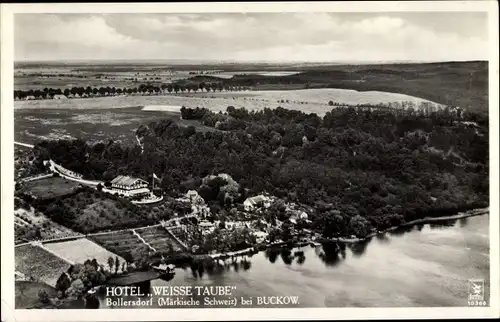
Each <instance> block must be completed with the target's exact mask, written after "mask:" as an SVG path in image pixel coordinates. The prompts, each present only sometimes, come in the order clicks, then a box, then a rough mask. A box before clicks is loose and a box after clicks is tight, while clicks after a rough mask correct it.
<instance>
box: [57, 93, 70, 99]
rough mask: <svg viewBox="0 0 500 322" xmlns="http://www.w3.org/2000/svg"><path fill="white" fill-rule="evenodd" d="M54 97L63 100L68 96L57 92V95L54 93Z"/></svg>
mask: <svg viewBox="0 0 500 322" xmlns="http://www.w3.org/2000/svg"><path fill="white" fill-rule="evenodd" d="M54 99H55V100H65V99H68V98H67V97H66V96H65V95H62V94H57V95H54Z"/></svg>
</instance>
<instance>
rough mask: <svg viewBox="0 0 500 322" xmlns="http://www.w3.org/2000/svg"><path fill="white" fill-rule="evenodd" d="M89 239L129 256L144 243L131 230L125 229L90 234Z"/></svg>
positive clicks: (125, 256)
mask: <svg viewBox="0 0 500 322" xmlns="http://www.w3.org/2000/svg"><path fill="white" fill-rule="evenodd" d="M89 239H90V240H92V241H94V242H96V243H97V244H99V245H101V246H102V247H104V248H106V249H107V250H109V251H110V252H113V253H115V254H118V255H120V256H121V257H124V258H127V256H129V254H130V252H131V251H133V250H134V249H136V248H137V247H140V246H141V245H144V243H143V242H142V241H141V240H139V238H137V236H136V235H134V233H132V231H130V230H124V231H121V232H117V233H113V232H111V233H107V234H99V235H92V236H89Z"/></svg>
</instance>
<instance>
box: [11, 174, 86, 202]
mask: <svg viewBox="0 0 500 322" xmlns="http://www.w3.org/2000/svg"><path fill="white" fill-rule="evenodd" d="M79 189H80V185H79V184H78V183H75V182H74V181H70V180H67V179H64V178H60V177H50V178H45V179H40V180H35V181H30V182H25V183H23V185H22V187H21V189H20V192H21V193H23V194H27V195H30V196H32V197H33V198H34V199H36V200H50V199H54V198H59V197H64V196H67V195H71V194H74V193H75V192H77V191H78V190H79Z"/></svg>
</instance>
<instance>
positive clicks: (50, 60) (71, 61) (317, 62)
mask: <svg viewBox="0 0 500 322" xmlns="http://www.w3.org/2000/svg"><path fill="white" fill-rule="evenodd" d="M488 61H489V60H487V59H470V60H413V59H408V60H405V59H400V60H353V61H348V60H344V61H299V60H297V61H276V60H217V59H189V58H188V59H183V58H166V59H147V58H138V59H135V58H110V59H96V58H88V59H37V60H35V59H34V60H14V61H13V62H14V64H29V63H60V64H66V63H85V62H89V63H96V62H103V63H104V62H141V63H147V62H151V63H155V62H176V63H178V64H182V63H185V64H193V65H195V64H194V63H198V64H199V63H213V64H245V63H247V64H248V63H249V64H274V65H289V64H337V65H344V64H395V63H427V64H428V63H456V62H488Z"/></svg>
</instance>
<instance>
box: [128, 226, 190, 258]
mask: <svg viewBox="0 0 500 322" xmlns="http://www.w3.org/2000/svg"><path fill="white" fill-rule="evenodd" d="M136 232H137V233H139V234H140V235H141V237H142V238H144V240H145V241H146V242H147V243H149V244H150V245H151V246H152V247H153V248H154V249H156V251H158V252H166V253H169V252H172V251H174V252H178V251H182V250H183V249H182V246H180V245H179V243H178V242H177V241H176V240H175V239H174V238H172V236H171V235H170V234H169V233H168V232H166V231H165V228H163V227H159V226H156V227H148V228H144V229H136ZM169 245H171V246H172V248H171V249H170V246H169Z"/></svg>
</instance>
